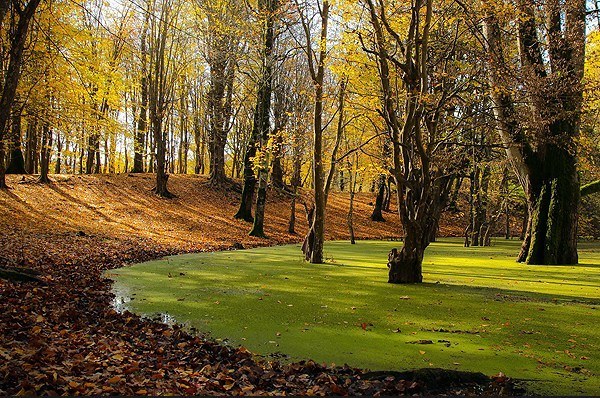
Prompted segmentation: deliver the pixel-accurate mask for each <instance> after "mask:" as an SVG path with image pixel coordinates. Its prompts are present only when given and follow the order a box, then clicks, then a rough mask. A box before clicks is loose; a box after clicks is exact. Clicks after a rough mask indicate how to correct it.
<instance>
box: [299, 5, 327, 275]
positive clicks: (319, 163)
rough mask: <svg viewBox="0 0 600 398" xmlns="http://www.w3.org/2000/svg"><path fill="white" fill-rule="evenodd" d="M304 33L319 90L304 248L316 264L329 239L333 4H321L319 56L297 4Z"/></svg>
mask: <svg viewBox="0 0 600 398" xmlns="http://www.w3.org/2000/svg"><path fill="white" fill-rule="evenodd" d="M295 2H296V6H297V7H298V12H299V14H300V20H301V23H302V28H303V31H304V43H303V50H304V52H305V54H306V57H307V61H308V69H309V72H310V76H311V78H312V81H313V86H314V90H315V103H314V120H313V184H314V208H313V209H312V211H311V212H310V214H311V216H310V217H309V224H310V227H309V231H308V233H307V235H306V238H305V240H304V244H303V245H302V251H303V252H304V256H305V258H306V260H307V261H310V262H311V263H312V264H321V263H322V262H323V242H324V239H325V238H324V235H325V206H326V198H325V181H324V178H325V175H324V170H323V130H324V128H323V84H324V80H325V62H326V60H327V29H328V24H329V1H328V0H323V1H322V3H321V2H318V4H317V6H318V14H319V17H320V20H321V28H320V34H319V40H318V42H317V52H318V55H317V54H316V52H315V50H314V49H313V42H312V33H311V30H310V23H309V19H308V18H307V16H306V15H305V12H304V10H303V8H302V7H301V6H300V4H299V3H298V0H295Z"/></svg>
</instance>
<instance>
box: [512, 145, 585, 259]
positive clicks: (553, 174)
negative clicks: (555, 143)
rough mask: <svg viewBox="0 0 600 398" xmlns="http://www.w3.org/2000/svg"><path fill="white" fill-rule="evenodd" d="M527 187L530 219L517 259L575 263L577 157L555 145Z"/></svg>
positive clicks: (578, 193)
mask: <svg viewBox="0 0 600 398" xmlns="http://www.w3.org/2000/svg"><path fill="white" fill-rule="evenodd" d="M548 156H549V159H551V160H549V161H548V162H546V163H545V165H544V166H543V168H542V169H540V170H537V171H536V174H537V175H539V178H535V179H534V178H532V179H531V185H530V189H529V195H528V196H529V200H528V201H529V220H528V223H527V231H528V232H527V233H526V237H525V240H524V242H523V247H522V250H521V254H520V256H519V261H524V262H526V263H527V264H533V265H538V264H547V265H551V264H577V263H578V255H577V218H578V206H577V204H578V203H579V198H580V188H579V177H578V175H577V169H576V159H575V158H574V157H573V156H572V155H571V154H570V153H568V152H567V151H565V150H562V149H559V148H554V150H553V151H551V152H550V153H548Z"/></svg>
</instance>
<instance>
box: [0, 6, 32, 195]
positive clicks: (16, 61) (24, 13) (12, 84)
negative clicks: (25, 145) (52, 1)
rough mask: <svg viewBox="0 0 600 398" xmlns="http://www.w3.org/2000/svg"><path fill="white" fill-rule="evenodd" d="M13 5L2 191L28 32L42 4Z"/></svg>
mask: <svg viewBox="0 0 600 398" xmlns="http://www.w3.org/2000/svg"><path fill="white" fill-rule="evenodd" d="M8 3H9V2H8V1H3V2H2V7H0V23H4V18H5V16H6V12H7V11H8V8H9V6H8ZM11 4H12V7H13V9H14V12H15V14H16V18H15V21H16V22H14V23H15V26H14V30H12V32H11V34H10V37H9V46H10V48H9V61H8V68H7V70H6V73H5V74H4V77H3V79H2V80H3V81H2V96H1V97H0V189H2V188H6V180H5V162H4V138H5V132H6V130H7V126H8V120H9V118H10V115H11V111H12V107H13V103H14V100H15V95H16V93H17V86H18V84H19V78H20V76H21V67H22V63H23V51H24V49H25V44H26V41H27V32H28V30H29V26H30V24H31V20H32V19H33V16H34V15H35V11H36V9H37V7H38V5H39V4H40V0H30V1H29V2H27V3H26V4H25V5H22V4H21V2H17V1H13V2H12V3H11Z"/></svg>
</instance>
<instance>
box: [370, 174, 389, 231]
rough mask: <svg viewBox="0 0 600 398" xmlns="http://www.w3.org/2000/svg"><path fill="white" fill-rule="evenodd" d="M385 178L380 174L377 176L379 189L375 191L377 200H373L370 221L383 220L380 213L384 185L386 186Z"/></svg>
mask: <svg viewBox="0 0 600 398" xmlns="http://www.w3.org/2000/svg"><path fill="white" fill-rule="evenodd" d="M386 180H387V178H386V176H385V174H382V175H380V176H379V189H378V190H377V198H376V199H375V207H374V208H373V213H372V214H371V220H373V221H380V222H384V221H385V218H383V214H382V213H381V212H382V210H383V201H384V196H385V184H386Z"/></svg>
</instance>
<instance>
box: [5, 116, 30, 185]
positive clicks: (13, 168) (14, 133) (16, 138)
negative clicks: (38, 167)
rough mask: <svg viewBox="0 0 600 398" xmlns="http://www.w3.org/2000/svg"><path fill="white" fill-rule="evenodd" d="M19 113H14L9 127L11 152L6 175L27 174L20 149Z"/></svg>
mask: <svg viewBox="0 0 600 398" xmlns="http://www.w3.org/2000/svg"><path fill="white" fill-rule="evenodd" d="M20 113H21V112H14V113H13V116H12V126H11V152H10V163H9V164H8V167H7V168H6V174H27V172H26V171H25V158H24V157H23V150H22V149H21V114H20Z"/></svg>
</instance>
